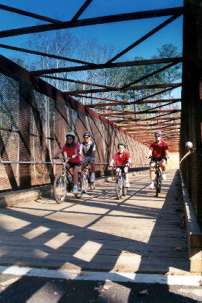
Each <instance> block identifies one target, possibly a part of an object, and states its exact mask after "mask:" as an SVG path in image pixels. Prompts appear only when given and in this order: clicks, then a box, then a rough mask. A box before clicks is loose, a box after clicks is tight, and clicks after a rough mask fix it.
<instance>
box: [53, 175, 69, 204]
mask: <svg viewBox="0 0 202 303" xmlns="http://www.w3.org/2000/svg"><path fill="white" fill-rule="evenodd" d="M53 194H54V198H55V201H56V202H57V203H62V202H63V201H64V200H65V197H66V194H67V180H66V177H65V176H56V178H55V180H54V184H53Z"/></svg>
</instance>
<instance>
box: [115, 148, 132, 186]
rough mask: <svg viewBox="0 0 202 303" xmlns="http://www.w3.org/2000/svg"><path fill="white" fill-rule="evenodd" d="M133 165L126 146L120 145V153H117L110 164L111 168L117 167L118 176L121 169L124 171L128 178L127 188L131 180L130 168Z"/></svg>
mask: <svg viewBox="0 0 202 303" xmlns="http://www.w3.org/2000/svg"><path fill="white" fill-rule="evenodd" d="M130 163H131V160H130V154H129V151H128V150H127V149H126V146H125V144H124V143H119V144H118V152H117V153H115V154H114V155H113V157H112V160H111V162H110V166H113V167H115V170H116V174H118V173H119V172H120V170H121V169H123V171H124V173H125V176H126V177H125V178H126V184H125V187H129V180H128V167H129V165H130Z"/></svg>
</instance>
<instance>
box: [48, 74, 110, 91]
mask: <svg viewBox="0 0 202 303" xmlns="http://www.w3.org/2000/svg"><path fill="white" fill-rule="evenodd" d="M43 78H46V79H52V80H61V81H64V82H72V83H78V84H85V85H90V86H95V87H102V88H107V89H112V88H113V87H112V86H108V85H101V84H97V83H90V82H87V81H80V80H73V79H68V78H61V77H54V76H43Z"/></svg>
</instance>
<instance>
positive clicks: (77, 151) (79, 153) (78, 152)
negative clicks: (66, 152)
mask: <svg viewBox="0 0 202 303" xmlns="http://www.w3.org/2000/svg"><path fill="white" fill-rule="evenodd" d="M77 156H81V146H80V144H78V146H77V149H76V153H75V154H74V155H72V156H71V159H75V158H76V157H77Z"/></svg>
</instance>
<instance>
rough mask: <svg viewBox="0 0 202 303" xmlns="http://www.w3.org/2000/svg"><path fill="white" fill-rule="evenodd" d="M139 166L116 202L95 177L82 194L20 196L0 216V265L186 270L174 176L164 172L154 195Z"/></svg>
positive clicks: (110, 188) (111, 189)
mask: <svg viewBox="0 0 202 303" xmlns="http://www.w3.org/2000/svg"><path fill="white" fill-rule="evenodd" d="M148 183H149V180H148V177H147V174H146V173H143V174H136V175H135V176H132V177H131V188H130V190H129V195H128V196H127V197H125V198H124V199H122V200H120V201H118V200H116V198H115V195H114V184H113V183H105V182H103V181H99V182H98V185H97V189H96V190H95V191H94V192H91V193H89V194H86V195H85V196H83V199H82V200H74V199H72V200H71V201H69V202H64V203H62V204H60V205H58V204H56V203H55V202H54V200H52V199H51V198H47V197H46V198H41V199H38V200H37V201H26V202H23V203H20V204H18V205H17V206H15V207H12V208H7V209H3V210H2V212H1V215H0V222H1V223H0V230H1V231H0V237H1V248H0V254H1V261H0V263H1V265H8V266H9V265H12V264H15V265H21V266H30V267H40V268H41V267H42V268H62V269H71V270H78V271H82V270H85V271H104V272H109V271H113V272H116V273H121V272H133V273H134V272H144V273H175V274H178V273H180V274H182V273H183V272H184V271H188V270H189V264H188V254H187V243H186V235H185V230H184V228H183V226H182V215H183V204H182V201H181V200H180V199H179V196H178V195H179V179H178V176H177V175H174V172H170V173H168V179H167V181H166V182H164V185H163V190H162V193H161V195H160V197H159V198H155V197H154V192H152V191H151V190H148V187H147V186H148Z"/></svg>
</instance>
